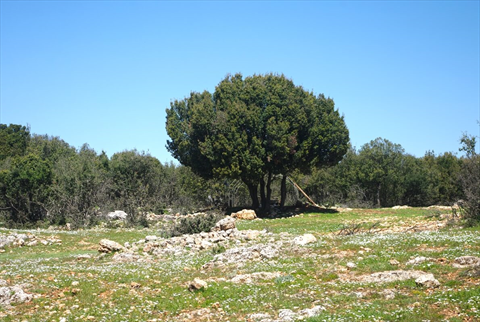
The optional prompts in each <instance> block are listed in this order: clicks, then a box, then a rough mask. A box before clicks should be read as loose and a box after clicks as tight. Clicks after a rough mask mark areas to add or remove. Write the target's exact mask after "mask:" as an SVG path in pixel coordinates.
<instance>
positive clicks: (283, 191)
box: [280, 174, 287, 207]
mask: <svg viewBox="0 0 480 322" xmlns="http://www.w3.org/2000/svg"><path fill="white" fill-rule="evenodd" d="M285 199H287V175H286V174H284V175H283V177H282V183H281V185H280V207H284V206H285Z"/></svg>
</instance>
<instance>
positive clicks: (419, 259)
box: [406, 256, 428, 265]
mask: <svg viewBox="0 0 480 322" xmlns="http://www.w3.org/2000/svg"><path fill="white" fill-rule="evenodd" d="M427 260H428V258H426V257H424V256H418V257H415V258H413V259H411V260H409V261H408V262H407V263H406V264H407V265H417V264H421V263H423V262H425V261H427Z"/></svg>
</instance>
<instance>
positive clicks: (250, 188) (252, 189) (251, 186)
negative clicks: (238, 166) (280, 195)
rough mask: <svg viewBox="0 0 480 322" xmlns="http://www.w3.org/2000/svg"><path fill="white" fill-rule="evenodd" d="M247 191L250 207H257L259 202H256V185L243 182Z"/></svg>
mask: <svg viewBox="0 0 480 322" xmlns="http://www.w3.org/2000/svg"><path fill="white" fill-rule="evenodd" d="M245 184H246V186H247V188H248V192H249V194H250V198H252V208H253V209H258V208H259V207H260V203H259V202H258V186H257V185H256V184H251V183H245Z"/></svg>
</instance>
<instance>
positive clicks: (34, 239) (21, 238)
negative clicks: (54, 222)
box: [0, 233, 62, 249]
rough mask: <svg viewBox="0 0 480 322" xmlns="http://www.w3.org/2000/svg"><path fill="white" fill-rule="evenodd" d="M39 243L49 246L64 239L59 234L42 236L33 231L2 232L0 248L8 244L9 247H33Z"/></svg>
mask: <svg viewBox="0 0 480 322" xmlns="http://www.w3.org/2000/svg"><path fill="white" fill-rule="evenodd" d="M39 243H40V244H42V245H45V246H47V245H52V244H61V243H62V241H61V240H60V239H59V238H58V237H57V236H49V237H46V238H41V237H38V236H35V235H34V234H31V233H28V234H18V233H10V234H8V235H6V234H1V233H0V249H4V248H5V247H7V246H8V247H22V246H28V247H33V246H37V245H38V244H39Z"/></svg>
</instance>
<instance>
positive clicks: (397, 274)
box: [355, 270, 428, 283]
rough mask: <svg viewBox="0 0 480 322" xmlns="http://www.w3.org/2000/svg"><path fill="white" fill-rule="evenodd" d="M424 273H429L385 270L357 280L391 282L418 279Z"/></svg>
mask: <svg viewBox="0 0 480 322" xmlns="http://www.w3.org/2000/svg"><path fill="white" fill-rule="evenodd" d="M423 275H428V274H427V273H425V272H422V271H404V270H396V271H385V272H377V273H373V274H369V275H363V276H359V277H357V278H355V280H357V281H361V282H365V283H390V282H395V281H405V280H409V279H417V278H419V277H420V276H423Z"/></svg>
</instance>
